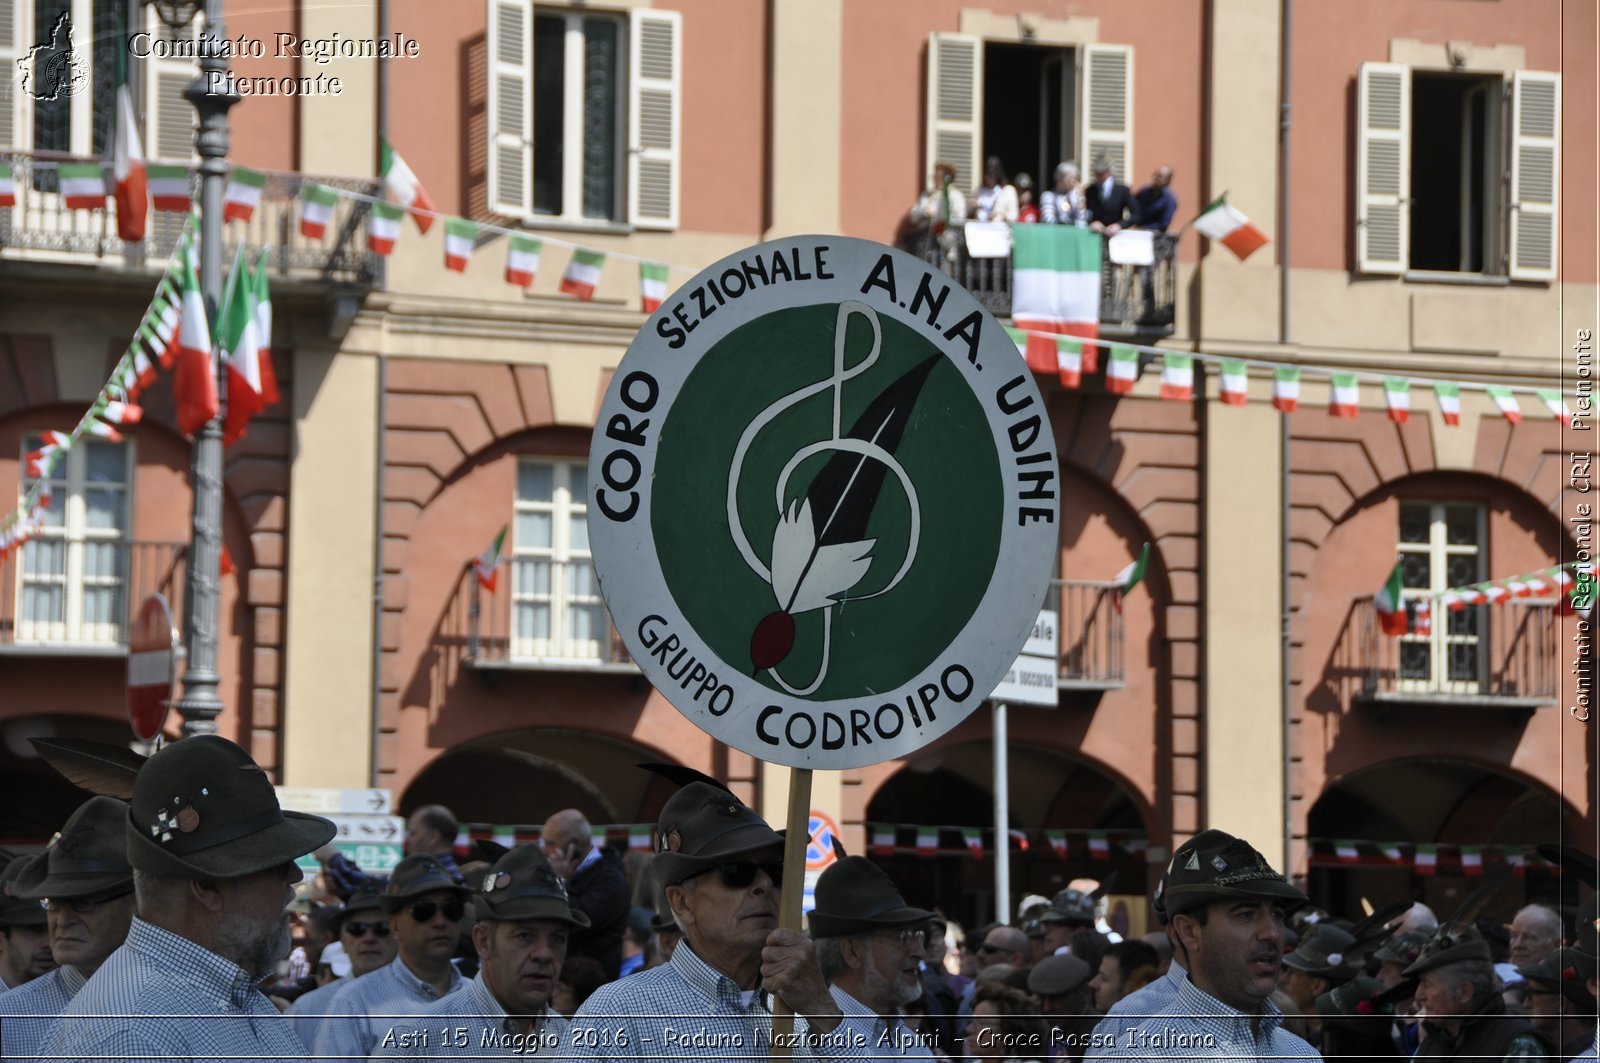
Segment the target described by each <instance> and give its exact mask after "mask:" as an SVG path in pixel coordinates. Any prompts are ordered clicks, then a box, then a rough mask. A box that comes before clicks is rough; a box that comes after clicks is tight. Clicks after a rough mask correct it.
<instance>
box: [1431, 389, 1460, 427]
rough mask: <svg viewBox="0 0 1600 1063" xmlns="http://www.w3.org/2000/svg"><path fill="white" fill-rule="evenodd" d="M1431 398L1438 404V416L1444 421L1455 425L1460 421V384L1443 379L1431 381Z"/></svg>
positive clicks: (1449, 424)
mask: <svg viewBox="0 0 1600 1063" xmlns="http://www.w3.org/2000/svg"><path fill="white" fill-rule="evenodd" d="M1433 399H1434V401H1435V402H1437V403H1438V404H1439V416H1440V417H1442V418H1444V423H1445V424H1446V425H1448V426H1450V427H1452V428H1453V427H1455V426H1456V425H1459V424H1460V423H1461V385H1460V384H1452V383H1450V382H1449V381H1445V380H1435V381H1434V382H1433Z"/></svg>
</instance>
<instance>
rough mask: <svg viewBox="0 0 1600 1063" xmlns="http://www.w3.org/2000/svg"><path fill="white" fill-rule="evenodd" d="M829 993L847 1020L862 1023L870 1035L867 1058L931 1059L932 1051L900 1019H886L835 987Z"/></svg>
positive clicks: (896, 1017)
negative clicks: (869, 1056) (868, 1056)
mask: <svg viewBox="0 0 1600 1063" xmlns="http://www.w3.org/2000/svg"><path fill="white" fill-rule="evenodd" d="M828 992H830V993H832V994H833V1002H834V1003H835V1004H837V1005H839V1010H840V1011H842V1012H844V1017H845V1018H846V1019H851V1020H854V1021H857V1022H861V1023H864V1024H866V1026H867V1028H868V1029H869V1030H870V1031H871V1033H870V1034H869V1035H868V1036H869V1037H871V1038H872V1040H871V1042H870V1048H869V1049H868V1054H869V1055H871V1056H873V1057H874V1058H877V1059H926V1060H930V1061H931V1060H932V1059H933V1049H931V1048H929V1047H928V1045H927V1043H926V1042H925V1041H923V1040H922V1038H920V1037H918V1036H917V1032H916V1031H915V1030H913V1029H912V1028H911V1027H909V1026H907V1025H906V1023H905V1020H904V1019H902V1018H901V1017H900V1016H898V1015H896V1016H895V1017H894V1019H892V1020H890V1019H885V1018H884V1017H883V1016H881V1015H878V1014H876V1013H875V1012H874V1011H873V1010H872V1009H871V1008H869V1007H867V1006H866V1005H865V1004H863V1003H861V1001H859V1000H857V999H856V998H855V997H853V996H851V995H850V994H849V993H846V992H845V991H844V990H842V989H840V988H839V987H838V986H832V987H830V988H829V990H828Z"/></svg>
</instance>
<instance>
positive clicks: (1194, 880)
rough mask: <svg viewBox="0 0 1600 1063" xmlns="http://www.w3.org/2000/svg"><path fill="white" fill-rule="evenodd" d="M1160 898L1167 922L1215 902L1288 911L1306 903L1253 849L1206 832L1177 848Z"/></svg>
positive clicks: (1240, 840)
mask: <svg viewBox="0 0 1600 1063" xmlns="http://www.w3.org/2000/svg"><path fill="white" fill-rule="evenodd" d="M1163 897H1164V902H1165V905H1166V910H1167V912H1168V914H1169V916H1170V915H1179V914H1181V913H1183V912H1187V911H1190V910H1191V909H1194V908H1203V907H1204V906H1206V905H1208V904H1212V903H1215V902H1218V901H1233V900H1266V901H1277V902H1279V903H1281V904H1282V905H1284V907H1285V908H1287V909H1288V910H1290V911H1293V910H1294V909H1296V908H1299V907H1301V906H1302V905H1305V904H1309V903H1310V901H1309V899H1308V898H1307V897H1306V895H1305V894H1304V893H1301V892H1300V891H1299V890H1297V889H1295V888H1294V886H1292V885H1290V884H1289V882H1288V881H1287V880H1286V879H1285V878H1284V877H1283V876H1282V875H1280V874H1278V872H1276V871H1274V870H1272V868H1271V867H1270V866H1268V864H1267V858H1266V857H1264V856H1262V855H1261V854H1260V853H1259V852H1257V851H1256V849H1255V847H1254V846H1252V845H1251V844H1250V843H1249V842H1247V841H1245V840H1244V839H1243V838H1235V837H1234V836H1233V835H1231V834H1226V833H1224V832H1222V831H1207V832H1206V833H1205V834H1200V835H1196V836H1195V837H1193V838H1191V839H1189V840H1188V841H1187V842H1185V843H1184V844H1183V845H1181V846H1179V847H1178V851H1177V852H1176V853H1174V854H1172V867H1171V868H1169V869H1168V871H1167V882H1166V889H1165V890H1164V891H1163Z"/></svg>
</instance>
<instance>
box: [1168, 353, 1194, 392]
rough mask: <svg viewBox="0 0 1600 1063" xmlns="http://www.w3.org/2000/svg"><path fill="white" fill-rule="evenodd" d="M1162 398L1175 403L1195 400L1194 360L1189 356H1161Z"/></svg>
mask: <svg viewBox="0 0 1600 1063" xmlns="http://www.w3.org/2000/svg"><path fill="white" fill-rule="evenodd" d="M1161 397H1162V398H1164V399H1170V400H1172V401H1173V402H1188V401H1189V400H1190V399H1192V398H1194V358H1193V357H1191V356H1190V355H1187V354H1163V355H1162V356H1161Z"/></svg>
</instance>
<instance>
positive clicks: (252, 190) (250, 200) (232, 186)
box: [222, 166, 267, 221]
mask: <svg viewBox="0 0 1600 1063" xmlns="http://www.w3.org/2000/svg"><path fill="white" fill-rule="evenodd" d="M265 187H267V175H266V174H264V173H258V172H257V171H255V170H246V169H244V168H242V167H238V166H235V167H234V168H233V172H232V173H231V174H229V175H228V191H227V193H226V194H225V195H224V196H223V197H222V220H223V221H249V220H250V219H251V218H253V217H255V214H256V207H257V206H259V205H260V204H261V190H262V189H263V188H265Z"/></svg>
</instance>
